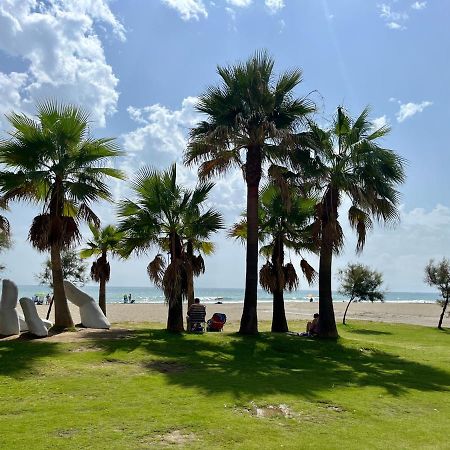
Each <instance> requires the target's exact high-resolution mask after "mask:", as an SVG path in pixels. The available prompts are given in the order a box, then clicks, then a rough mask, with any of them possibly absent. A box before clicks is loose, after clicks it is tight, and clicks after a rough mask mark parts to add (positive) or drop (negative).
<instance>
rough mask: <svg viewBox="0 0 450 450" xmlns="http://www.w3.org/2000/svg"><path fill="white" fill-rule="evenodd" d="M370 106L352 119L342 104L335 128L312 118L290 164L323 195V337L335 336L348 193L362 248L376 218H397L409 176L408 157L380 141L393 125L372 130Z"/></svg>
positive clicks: (318, 226) (318, 229) (318, 221)
mask: <svg viewBox="0 0 450 450" xmlns="http://www.w3.org/2000/svg"><path fill="white" fill-rule="evenodd" d="M368 115H369V109H368V108H365V109H364V110H363V111H362V113H361V114H360V115H359V116H358V117H357V118H356V119H355V120H353V119H352V118H351V117H350V116H349V114H348V113H347V112H346V111H345V110H344V109H343V108H342V107H339V108H338V110H337V114H336V116H335V118H334V121H333V124H332V127H331V128H330V129H328V130H323V129H321V128H320V127H319V126H317V125H316V124H315V123H313V122H310V124H309V128H310V130H309V132H307V133H305V134H303V135H301V136H300V135H299V136H298V142H300V143H301V148H298V149H297V150H296V151H295V152H294V154H293V159H292V163H293V165H294V167H295V166H296V167H297V169H298V170H299V172H300V174H301V176H302V177H308V176H309V177H310V180H312V184H315V187H316V189H317V191H318V194H319V195H320V201H319V203H318V204H317V207H316V213H315V216H316V217H315V222H314V224H313V230H314V236H315V238H316V239H317V240H318V241H319V242H320V263H319V328H320V335H321V336H323V337H337V335H338V333H337V329H336V321H335V316H334V309H333V300H332V293H331V268H332V260H333V253H338V252H339V251H340V250H341V249H342V246H343V238H344V236H343V232H342V228H341V225H340V223H339V220H338V217H339V208H340V206H341V204H342V200H343V199H344V197H348V198H349V200H350V201H351V207H350V209H349V210H348V219H349V222H350V225H351V226H352V228H353V229H355V230H356V233H357V236H358V242H357V247H356V250H357V252H360V251H362V249H363V247H364V244H365V241H366V234H367V231H368V230H370V229H371V228H372V223H373V219H374V218H375V219H377V220H379V221H381V222H395V221H396V220H398V210H397V205H398V201H399V192H398V191H397V189H396V187H397V185H398V184H400V183H402V182H403V181H404V180H405V172H404V168H403V165H404V160H403V159H402V158H401V157H400V156H398V155H397V154H396V153H395V152H394V151H392V150H389V149H386V148H383V147H381V146H380V145H379V144H378V140H379V139H380V138H382V137H384V136H386V135H387V134H388V133H389V131H390V129H389V127H387V126H383V127H381V128H378V129H374V126H373V123H372V122H370V120H369V119H368Z"/></svg>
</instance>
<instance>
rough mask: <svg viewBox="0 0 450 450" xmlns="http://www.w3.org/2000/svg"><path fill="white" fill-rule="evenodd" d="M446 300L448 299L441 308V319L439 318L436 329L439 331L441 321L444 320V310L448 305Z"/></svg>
mask: <svg viewBox="0 0 450 450" xmlns="http://www.w3.org/2000/svg"><path fill="white" fill-rule="evenodd" d="M448 299H449V298H448V297H447V298H446V299H445V303H444V307H443V308H442V313H441V317H440V318H439V324H438V328H439V329H440V330H442V321H443V320H444V315H445V310H446V309H447V305H448Z"/></svg>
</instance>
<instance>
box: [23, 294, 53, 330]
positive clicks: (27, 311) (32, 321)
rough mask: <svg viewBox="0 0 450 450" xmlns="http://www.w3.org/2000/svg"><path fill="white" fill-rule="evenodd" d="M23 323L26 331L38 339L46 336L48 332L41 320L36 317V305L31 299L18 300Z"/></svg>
mask: <svg viewBox="0 0 450 450" xmlns="http://www.w3.org/2000/svg"><path fill="white" fill-rule="evenodd" d="M19 302H20V306H21V307H22V311H23V314H24V316H25V322H26V323H27V326H28V331H29V332H30V333H31V334H34V335H35V336H38V337H45V336H48V330H47V327H46V326H45V323H44V322H43V320H42V319H41V318H40V317H39V316H38V313H37V310H36V305H35V304H34V302H33V300H31V298H27V297H22V298H21V299H20V300H19Z"/></svg>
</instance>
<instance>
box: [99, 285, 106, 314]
mask: <svg viewBox="0 0 450 450" xmlns="http://www.w3.org/2000/svg"><path fill="white" fill-rule="evenodd" d="M98 305H99V306H100V309H101V310H102V311H103V314H104V315H105V316H106V280H105V278H104V277H101V278H100V285H99V289H98Z"/></svg>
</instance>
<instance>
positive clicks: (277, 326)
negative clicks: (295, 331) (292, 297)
mask: <svg viewBox="0 0 450 450" xmlns="http://www.w3.org/2000/svg"><path fill="white" fill-rule="evenodd" d="M287 331H289V328H288V324H287V320H286V312H285V310H284V294H283V290H282V289H277V290H276V291H275V292H274V293H273V315H272V332H273V333H286V332H287Z"/></svg>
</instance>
